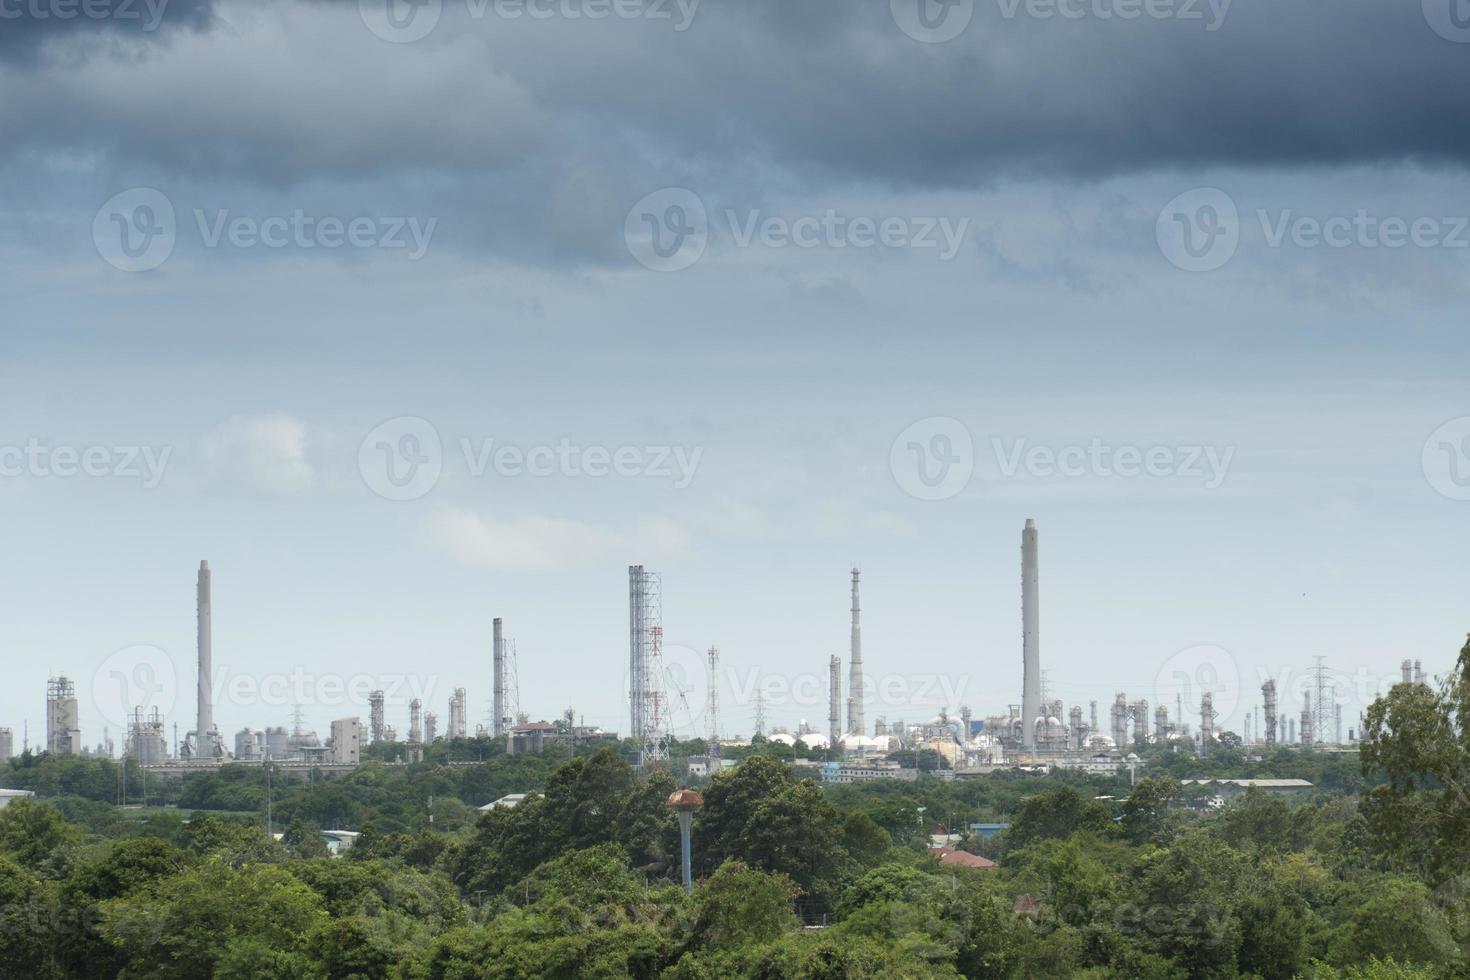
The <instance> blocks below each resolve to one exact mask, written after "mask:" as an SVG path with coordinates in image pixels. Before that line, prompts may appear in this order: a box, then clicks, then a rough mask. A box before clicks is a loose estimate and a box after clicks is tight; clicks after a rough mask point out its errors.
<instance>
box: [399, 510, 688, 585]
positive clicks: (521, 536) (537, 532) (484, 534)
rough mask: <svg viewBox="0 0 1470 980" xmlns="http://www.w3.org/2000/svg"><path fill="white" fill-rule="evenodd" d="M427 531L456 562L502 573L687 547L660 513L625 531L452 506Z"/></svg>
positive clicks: (684, 534)
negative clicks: (505, 517)
mask: <svg viewBox="0 0 1470 980" xmlns="http://www.w3.org/2000/svg"><path fill="white" fill-rule="evenodd" d="M428 530H429V537H430V539H431V541H432V542H433V544H434V545H435V546H436V547H437V548H439V549H441V550H442V551H444V552H445V553H446V554H448V555H449V556H450V557H452V558H454V559H455V560H456V561H458V562H461V563H462V564H465V565H471V566H475V567H479V568H491V569H495V570H496V571H506V572H555V571H561V570H563V569H566V568H571V567H574V566H577V565H586V564H591V563H594V562H599V561H605V560H607V559H609V558H612V557H615V556H617V555H620V554H633V553H636V554H646V555H650V556H651V557H655V558H669V557H673V556H676V555H679V554H682V553H684V552H685V551H687V550H688V547H689V532H688V530H687V529H686V528H684V527H683V525H681V524H678V523H677V522H674V521H670V520H665V519H662V518H658V519H650V520H645V521H642V522H640V523H639V524H638V526H637V527H636V528H635V529H634V530H633V531H631V532H624V531H618V530H614V529H611V528H607V527H599V526H597V525H592V524H584V523H582V522H581V521H572V520H565V519H562V518H556V517H545V516H541V515H531V516H528V517H518V518H513V519H509V520H499V519H497V518H495V517H492V516H490V515H481V514H477V513H475V512H474V511H471V510H467V509H464V508H452V509H445V510H441V511H439V512H437V513H436V514H434V515H433V516H432V517H431V518H430V519H429V525H428Z"/></svg>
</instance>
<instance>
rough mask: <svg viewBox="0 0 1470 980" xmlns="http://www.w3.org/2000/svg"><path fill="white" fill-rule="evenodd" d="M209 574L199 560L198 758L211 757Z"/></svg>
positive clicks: (211, 703) (212, 725)
mask: <svg viewBox="0 0 1470 980" xmlns="http://www.w3.org/2000/svg"><path fill="white" fill-rule="evenodd" d="M209 591H210V576H209V562H207V561H201V562H200V563H199V589H198V597H197V598H198V614H199V636H198V645H199V717H198V719H197V720H196V722H195V728H194V750H195V757H196V758H199V759H213V758H214V736H213V733H214V654H213V651H212V650H211V648H210V634H211V631H212V628H211V618H212V617H211V609H210V595H209Z"/></svg>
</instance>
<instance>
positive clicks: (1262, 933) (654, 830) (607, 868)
mask: <svg viewBox="0 0 1470 980" xmlns="http://www.w3.org/2000/svg"><path fill="white" fill-rule="evenodd" d="M1009 782H1014V783H1016V784H1019V783H1020V782H1021V781H1020V780H1014V781H1009V780H1005V781H1003V783H1009ZM1030 785H1031V786H1033V787H1035V786H1037V785H1038V784H1037V783H1035V782H1032V783H1031V784H1030ZM673 787H674V783H673V780H672V779H671V777H669V776H668V775H667V774H658V773H656V774H654V775H652V776H650V777H647V778H644V777H640V776H638V775H637V774H635V773H634V772H633V770H632V769H631V768H629V767H628V766H627V764H626V763H624V762H623V761H622V760H621V758H620V757H619V756H618V755H617V754H616V753H614V752H611V751H603V752H599V753H596V754H594V755H591V756H588V757H582V758H577V759H573V760H571V761H569V762H566V763H564V764H563V765H562V766H560V767H558V768H557V769H556V770H555V771H554V772H553V773H552V774H551V775H550V778H549V779H548V780H547V782H546V787H545V792H544V794H538V795H533V796H532V797H530V798H528V799H527V800H526V801H525V802H523V803H521V804H520V805H518V806H515V807H512V808H497V809H495V810H493V811H491V812H490V813H488V814H486V815H485V816H484V817H482V818H481V819H479V820H478V821H477V822H476V823H475V824H474V825H473V826H467V827H464V828H462V829H458V830H454V831H449V832H446V831H443V830H441V829H439V828H438V827H437V825H436V827H435V828H434V829H430V828H429V827H427V826H422V827H419V828H418V829H415V830H402V831H385V830H381V829H379V828H378V827H376V826H374V825H372V824H371V823H370V824H368V825H367V826H365V827H364V830H363V833H362V836H361V837H360V838H359V840H358V844H357V846H356V847H355V848H353V849H352V850H351V851H349V852H348V856H347V857H346V858H344V859H333V858H329V857H326V856H325V853H324V852H325V845H324V844H323V843H322V841H321V839H320V837H319V836H318V835H317V834H316V832H315V829H314V828H312V827H311V826H309V825H308V824H307V823H306V821H305V820H303V819H301V818H296V819H293V820H292V821H291V823H289V824H288V825H287V827H286V831H285V834H284V838H283V839H282V840H281V841H276V840H275V839H273V838H271V837H269V836H267V835H266V834H265V833H264V832H263V831H262V830H261V828H260V827H259V825H258V824H257V823H256V822H255V821H253V820H250V819H245V818H228V817H219V816H212V815H207V814H196V815H195V816H194V817H193V818H192V819H191V820H190V821H188V822H187V823H185V822H183V821H182V820H177V819H175V820H173V821H161V822H149V823H146V824H141V825H137V826H136V827H135V829H134V831H133V833H132V834H131V835H129V836H122V837H117V838H112V839H108V838H102V837H98V836H96V835H89V834H87V833H86V832H85V831H84V830H83V829H82V828H81V827H79V826H77V825H75V824H73V823H70V822H68V821H66V820H65V819H64V818H63V817H62V815H61V814H60V813H59V812H58V811H57V810H55V809H54V808H52V807H50V806H49V805H47V804H45V803H40V802H28V801H22V802H18V803H13V804H11V806H9V807H7V808H5V809H4V810H0V962H4V963H5V964H6V967H7V970H8V971H13V975H26V976H36V977H43V978H44V977H67V976H88V977H145V976H146V977H164V978H168V977H178V978H186V977H187V978H193V977H203V976H215V977H223V978H244V977H287V978H302V980H307V978H311V980H317V978H337V977H342V978H347V977H361V978H370V977H382V978H451V977H452V978H462V980H463V978H482V977H483V978H491V977H495V978H520V977H545V978H566V977H640V978H642V977H646V978H726V977H772V978H818V977H821V978H827V977H874V978H877V977H919V978H925V977H936V978H938V977H946V978H954V977H1007V978H1018V980H1019V978H1028V980H1029V978H1035V977H1058V978H1060V977H1090V978H1097V980H1101V978H1103V977H1120V976H1126V977H1142V978H1157V980H1176V978H1177V980H1184V978H1192V977H1219V978H1234V977H1253V978H1266V980H1271V978H1282V980H1286V978H1292V977H1321V978H1330V977H1338V976H1341V977H1352V978H1370V977H1371V978H1447V977H1451V976H1463V975H1464V973H1463V970H1464V967H1465V963H1466V961H1465V959H1464V946H1463V943H1464V942H1465V941H1466V940H1467V938H1470V936H1467V935H1466V932H1465V929H1464V926H1465V924H1466V922H1467V921H1470V920H1467V915H1470V905H1467V903H1466V897H1465V894H1464V892H1463V891H1462V890H1457V889H1456V888H1454V887H1453V881H1454V879H1447V880H1446V881H1440V882H1439V883H1438V885H1437V887H1436V885H1435V883H1434V879H1433V877H1426V876H1424V875H1423V874H1421V873H1418V871H1422V870H1424V869H1418V870H1417V871H1416V869H1415V868H1413V867H1411V866H1406V865H1396V864H1395V859H1394V857H1393V855H1392V853H1391V849H1390V850H1385V849H1384V847H1383V844H1384V842H1385V839H1384V837H1383V833H1382V831H1383V828H1382V827H1381V826H1379V825H1378V824H1377V823H1376V822H1375V820H1374V819H1373V818H1371V817H1370V816H1365V815H1364V814H1363V813H1361V812H1359V811H1358V809H1357V808H1356V807H1355V806H1354V805H1353V803H1352V802H1351V801H1350V800H1348V799H1347V798H1341V799H1339V800H1338V801H1336V802H1335V803H1328V804H1308V805H1301V806H1293V805H1292V804H1290V803H1288V802H1287V801H1285V800H1284V799H1281V798H1278V797H1272V796H1268V795H1264V794H1261V793H1259V792H1255V793H1250V794H1247V795H1246V796H1245V797H1244V798H1243V799H1242V800H1241V801H1239V802H1237V803H1235V804H1233V805H1231V806H1230V807H1227V808H1226V809H1225V810H1223V811H1222V812H1220V813H1218V814H1212V815H1205V816H1200V815H1198V814H1196V813H1194V812H1193V811H1190V810H1187V809H1181V808H1179V807H1177V806H1174V805H1173V804H1174V803H1175V802H1176V801H1177V800H1178V798H1179V793H1180V787H1179V786H1178V784H1177V783H1175V782H1173V781H1172V780H1170V779H1167V778H1165V779H1158V780H1145V781H1143V782H1140V784H1139V785H1138V786H1137V787H1135V788H1134V789H1133V791H1132V792H1131V793H1130V794H1129V795H1128V796H1127V797H1126V798H1123V799H1121V800H1099V799H1095V798H1094V797H1093V795H1092V794H1090V793H1089V792H1086V791H1084V790H1083V789H1079V788H1078V787H1076V786H1070V785H1056V786H1054V787H1053V788H1049V789H1046V790H1044V791H1042V792H1039V793H1033V794H1031V795H1029V796H1024V797H1018V798H1017V803H1018V806H1017V809H1016V810H1015V812H1014V814H1013V815H1012V817H1013V819H1012V826H1011V828H1010V830H1009V831H1007V832H1006V834H1005V835H1004V836H1003V838H1002V841H1003V846H1002V847H1001V848H1000V850H999V853H998V854H997V856H998V858H999V859H1000V863H999V866H998V867H996V868H994V869H989V870H986V869H970V868H964V867H954V866H951V865H940V864H939V862H938V861H937V860H935V859H934V858H933V857H932V856H930V854H929V853H928V849H927V846H926V845H927V841H926V840H925V839H924V835H923V833H921V832H920V831H923V830H928V829H933V827H932V826H931V825H929V824H927V822H926V817H927V814H928V810H927V808H926V810H925V811H923V812H922V813H921V812H920V811H918V810H917V807H918V806H920V805H924V804H916V805H915V804H909V805H906V806H904V807H900V808H899V811H900V815H903V814H902V811H905V810H911V811H913V812H912V816H913V824H912V825H913V826H914V827H915V828H918V829H917V830H916V831H915V832H912V833H903V832H900V833H899V834H897V835H895V834H894V833H891V832H890V831H888V830H887V829H885V828H884V826H883V825H882V824H881V823H880V822H879V821H878V820H876V819H874V817H873V816H872V815H870V814H871V813H873V812H877V813H879V815H882V813H883V812H884V807H882V806H879V807H877V808H876V811H875V809H874V808H873V807H872V806H871V804H872V803H873V800H874V798H876V797H881V796H883V795H885V794H882V793H878V792H876V790H877V787H874V788H873V789H874V791H875V792H873V793H868V792H861V791H857V790H868V789H869V787H861V788H854V791H853V792H844V793H839V794H834V795H833V796H832V797H830V798H829V797H828V796H826V795H824V794H823V793H822V792H821V790H820V788H819V787H817V786H816V784H814V783H812V782H811V781H809V780H802V779H798V778H797V777H796V776H795V775H793V773H792V771H791V769H790V767H789V766H787V765H785V764H784V763H782V762H780V761H779V760H776V759H772V758H768V757H760V756H757V757H753V758H751V759H749V760H747V761H746V763H745V764H743V765H742V766H741V767H740V768H738V769H736V770H734V771H731V772H728V773H724V774H721V775H720V776H718V777H717V778H715V779H714V780H712V781H711V783H710V785H709V786H708V787H707V791H706V793H705V806H704V808H703V809H702V810H701V811H700V813H699V814H698V816H697V817H696V819H695V824H694V826H695V831H694V832H695V849H694V854H695V873H696V877H697V879H698V881H697V884H696V887H695V890H694V893H693V895H692V896H686V895H685V894H684V893H683V891H682V889H681V888H679V887H678V885H677V878H678V869H677V861H676V855H677V843H678V838H677V828H676V825H675V821H674V820H673V817H672V814H671V811H670V810H669V808H668V807H667V806H666V805H665V804H664V799H665V796H666V794H667V793H668V792H669V791H670V790H671V789H673ZM1011 788H1014V787H1011ZM908 825H909V824H908V821H907V820H906V819H905V820H901V821H900V823H899V824H898V826H899V827H900V828H903V827H907V826H908ZM802 925H808V926H811V925H821V926H825V928H819V929H810V928H808V929H802V928H800V926H802Z"/></svg>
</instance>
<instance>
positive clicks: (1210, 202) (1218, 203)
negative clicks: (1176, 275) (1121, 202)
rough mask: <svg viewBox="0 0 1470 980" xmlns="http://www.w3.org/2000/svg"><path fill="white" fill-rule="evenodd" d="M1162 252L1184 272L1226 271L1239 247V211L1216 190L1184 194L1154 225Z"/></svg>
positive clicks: (1166, 207)
mask: <svg viewBox="0 0 1470 980" xmlns="http://www.w3.org/2000/svg"><path fill="white" fill-rule="evenodd" d="M1154 236H1155V238H1156V239H1157V240H1158V243H1159V250H1160V251H1161V252H1163V253H1164V258H1166V259H1168V260H1169V262H1170V263H1172V264H1173V265H1174V266H1175V267H1176V268H1179V269H1183V270H1184V271H1185V272H1214V271H1215V270H1217V269H1221V268H1224V267H1225V265H1226V263H1228V262H1229V261H1230V260H1231V259H1232V258H1234V257H1235V252H1236V250H1237V249H1238V248H1239V247H1240V211H1239V210H1238V209H1237V208H1236V206H1235V201H1234V200H1232V199H1231V197H1230V195H1229V194H1226V193H1225V192H1224V191H1222V190H1220V189H1219V188H1216V187H1199V188H1195V189H1194V190H1190V191H1185V192H1184V193H1183V194H1180V195H1179V196H1178V197H1176V198H1174V199H1173V200H1172V201H1170V202H1169V203H1168V204H1166V205H1164V208H1163V210H1162V211H1160V212H1159V217H1158V221H1157V222H1156V223H1155V226H1154Z"/></svg>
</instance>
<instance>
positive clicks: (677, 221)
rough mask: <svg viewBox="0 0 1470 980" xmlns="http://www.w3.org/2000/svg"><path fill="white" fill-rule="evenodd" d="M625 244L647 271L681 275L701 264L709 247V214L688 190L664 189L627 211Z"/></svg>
mask: <svg viewBox="0 0 1470 980" xmlns="http://www.w3.org/2000/svg"><path fill="white" fill-rule="evenodd" d="M623 242H624V244H625V245H626V246H627V249H628V252H629V254H630V255H632V256H633V258H634V259H636V260H637V261H638V264H639V265H641V266H643V267H644V268H646V269H651V270H653V271H654V272H679V271H681V270H684V269H687V268H689V267H690V266H692V265H693V264H694V263H696V262H698V261H699V260H700V258H702V257H703V255H704V252H705V249H706V248H707V247H708V246H709V212H708V211H707V210H706V209H705V206H704V201H703V200H701V199H700V197H699V195H698V194H696V193H694V192H693V191H691V190H689V189H688V188H684V187H665V188H663V189H662V190H657V191H654V192H653V193H652V194H648V195H646V196H645V197H643V198H642V199H641V200H639V201H638V203H637V204H635V205H633V207H632V209H631V210H629V211H628V216H627V218H626V219H625V220H624V221H623Z"/></svg>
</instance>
